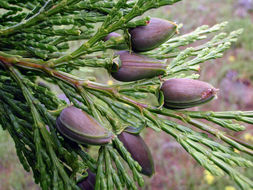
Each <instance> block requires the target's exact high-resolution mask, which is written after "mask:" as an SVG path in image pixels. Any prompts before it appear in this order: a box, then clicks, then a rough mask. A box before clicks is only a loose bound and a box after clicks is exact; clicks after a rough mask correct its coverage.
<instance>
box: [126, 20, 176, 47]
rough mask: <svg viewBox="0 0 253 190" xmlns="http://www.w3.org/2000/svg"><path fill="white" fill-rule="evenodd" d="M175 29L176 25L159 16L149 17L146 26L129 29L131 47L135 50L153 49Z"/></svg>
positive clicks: (171, 34) (173, 32) (174, 31)
mask: <svg viewBox="0 0 253 190" xmlns="http://www.w3.org/2000/svg"><path fill="white" fill-rule="evenodd" d="M176 31H177V25H176V24H175V23H173V22H170V21H167V20H163V19H160V18H151V19H150V21H149V23H148V24H147V25H146V26H138V27H136V28H133V29H129V33H130V35H131V45H132V49H133V50H134V51H136V52H139V51H148V50H151V49H154V48H156V47H158V46H159V45H161V44H162V43H164V42H165V41H167V40H168V39H169V38H170V37H172V36H173V35H174V34H175V33H176Z"/></svg>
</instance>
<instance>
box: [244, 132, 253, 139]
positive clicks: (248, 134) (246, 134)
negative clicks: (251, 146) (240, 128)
mask: <svg viewBox="0 0 253 190" xmlns="http://www.w3.org/2000/svg"><path fill="white" fill-rule="evenodd" d="M244 139H245V140H246V141H252V140H253V136H252V135H251V134H250V133H245V134H244Z"/></svg>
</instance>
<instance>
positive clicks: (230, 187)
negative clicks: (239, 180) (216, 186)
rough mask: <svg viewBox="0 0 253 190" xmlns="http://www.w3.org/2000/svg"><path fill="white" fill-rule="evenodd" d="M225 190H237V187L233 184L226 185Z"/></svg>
mask: <svg viewBox="0 0 253 190" xmlns="http://www.w3.org/2000/svg"><path fill="white" fill-rule="evenodd" d="M225 190H236V188H234V187H233V186H226V187H225Z"/></svg>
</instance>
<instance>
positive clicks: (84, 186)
mask: <svg viewBox="0 0 253 190" xmlns="http://www.w3.org/2000/svg"><path fill="white" fill-rule="evenodd" d="M87 172H88V176H87V177H86V178H84V179H83V180H81V181H80V182H78V183H77V185H78V186H79V187H80V189H81V190H94V189H95V184H96V174H94V173H92V172H91V171H90V170H89V169H88V170H87Z"/></svg>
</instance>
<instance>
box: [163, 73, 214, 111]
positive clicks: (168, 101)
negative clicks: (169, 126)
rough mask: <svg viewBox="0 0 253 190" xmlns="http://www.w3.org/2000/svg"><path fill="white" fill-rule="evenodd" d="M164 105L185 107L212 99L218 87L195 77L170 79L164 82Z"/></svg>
mask: <svg viewBox="0 0 253 190" xmlns="http://www.w3.org/2000/svg"><path fill="white" fill-rule="evenodd" d="M161 90H162V92H163V94H164V107H166V108H172V109H173V108H174V109H184V108H190V107H194V106H198V105H200V104H203V103H206V102H208V101H210V100H212V99H213V98H214V97H215V96H216V92H217V89H215V88H214V87H213V86H212V85H210V84H208V83H206V82H202V81H199V80H193V79H186V78H180V79H169V80H167V81H165V82H164V83H163V84H162V87H161Z"/></svg>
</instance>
